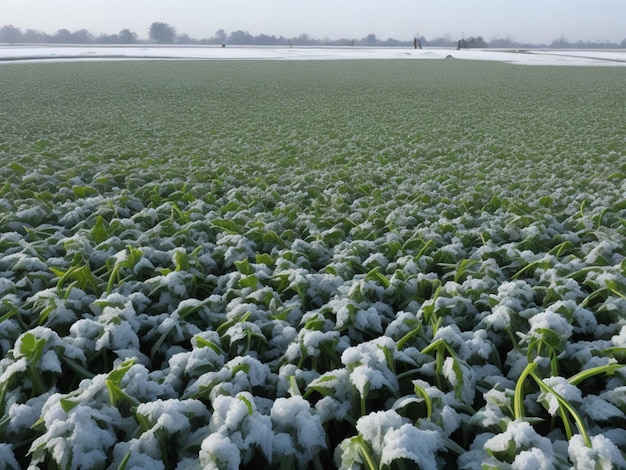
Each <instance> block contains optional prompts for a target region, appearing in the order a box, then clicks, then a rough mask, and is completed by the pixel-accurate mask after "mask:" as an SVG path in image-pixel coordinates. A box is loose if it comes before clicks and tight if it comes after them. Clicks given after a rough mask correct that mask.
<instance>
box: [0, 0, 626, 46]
mask: <svg viewBox="0 0 626 470" xmlns="http://www.w3.org/2000/svg"><path fill="white" fill-rule="evenodd" d="M154 21H162V22H165V23H168V24H170V25H171V26H174V27H175V28H176V30H177V32H178V33H180V34H182V33H187V34H189V36H191V37H193V38H196V39H202V38H208V37H211V36H214V35H215V32H216V31H217V30H218V29H224V30H225V31H226V32H227V33H230V32H232V31H236V30H244V31H247V32H249V33H250V34H252V35H258V34H267V35H275V36H285V37H294V36H299V35H300V34H302V33H306V34H308V35H309V36H311V37H314V38H317V39H324V38H329V39H340V38H349V39H360V38H362V37H364V36H367V35H368V34H370V33H373V34H375V35H376V36H377V37H378V38H379V39H387V38H389V37H391V38H394V39H399V40H410V39H412V38H413V37H414V36H415V35H416V34H419V35H423V36H424V37H425V38H426V39H434V38H435V37H441V36H445V35H447V34H449V35H450V36H451V38H452V39H455V38H457V37H460V36H461V35H462V34H464V35H465V37H469V36H482V37H483V38H484V39H485V40H487V41H489V40H490V39H493V38H496V37H497V38H506V37H509V38H510V39H513V40H515V41H518V42H532V43H551V42H552V41H554V40H555V39H559V38H560V37H561V36H563V37H564V38H565V39H567V40H569V41H571V42H574V41H578V40H582V41H592V42H596V41H600V42H604V41H611V42H618V43H619V42H621V41H622V39H626V0H525V1H519V0H385V1H384V2H383V1H381V0H315V1H313V0H219V1H213V0H0V26H3V25H7V24H12V25H14V26H17V27H19V28H21V29H22V30H23V31H24V30H26V29H29V28H32V29H36V30H39V31H43V32H47V33H55V32H56V31H57V30H59V29H60V28H66V29H69V30H70V31H75V30H78V29H83V28H85V29H87V30H89V31H90V32H91V33H92V34H95V35H99V34H102V33H106V34H112V33H118V32H119V31H120V30H122V29H124V28H128V29H130V30H132V31H134V32H136V33H137V34H138V35H139V37H140V38H147V36H148V29H149V27H150V24H151V23H153V22H154Z"/></svg>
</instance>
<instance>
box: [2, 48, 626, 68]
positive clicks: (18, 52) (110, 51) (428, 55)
mask: <svg viewBox="0 0 626 470" xmlns="http://www.w3.org/2000/svg"><path fill="white" fill-rule="evenodd" d="M449 57H454V58H458V59H468V60H490V61H501V62H510V63H514V64H524V65H578V66H626V51H624V50H615V51H593V50H591V51H589V50H581V51H575V50H545V49H537V50H492V49H468V50H460V51H458V50H455V49H418V50H415V49H403V48H398V47H394V48H381V47H375V48H361V47H326V48H321V47H291V48H290V47H237V46H228V47H224V48H222V47H183V46H171V47H163V46H120V47H105V46H93V47H86V46H0V62H1V61H7V60H11V61H15V60H19V61H24V60H53V59H55V60H59V59H65V60H77V59H100V60H103V59H107V58H109V59H110V58H135V59H137V58H144V59H148V58H150V59H154V58H170V59H258V60H260V59H263V60H337V59H444V58H449Z"/></svg>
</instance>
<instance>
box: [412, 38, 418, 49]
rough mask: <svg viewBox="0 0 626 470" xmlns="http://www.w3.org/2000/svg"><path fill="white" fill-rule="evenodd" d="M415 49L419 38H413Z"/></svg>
mask: <svg viewBox="0 0 626 470" xmlns="http://www.w3.org/2000/svg"><path fill="white" fill-rule="evenodd" d="M413 49H417V38H415V39H413Z"/></svg>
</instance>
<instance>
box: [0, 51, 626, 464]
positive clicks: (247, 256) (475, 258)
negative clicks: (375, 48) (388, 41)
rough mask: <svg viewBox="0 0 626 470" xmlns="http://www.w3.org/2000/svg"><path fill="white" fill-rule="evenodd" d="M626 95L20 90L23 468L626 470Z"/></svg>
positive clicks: (8, 384)
mask: <svg viewBox="0 0 626 470" xmlns="http://www.w3.org/2000/svg"><path fill="white" fill-rule="evenodd" d="M625 83H626V69H624V68H623V67H614V68H613V67H608V68H584V67H559V68H557V67H524V66H514V65H509V64H502V63H487V62H473V61H459V60H455V59H450V60H440V61H369V60H363V61H332V62H331V61H307V62H296V61H294V62H266V61H258V62H250V61H197V62H194V61H154V62H151V61H144V62H134V61H126V62H91V63H43V64H11V65H3V66H2V67H0V96H2V101H1V103H0V118H1V119H0V163H1V165H0V295H1V296H2V297H1V300H0V351H1V354H2V357H3V358H2V360H1V361H0V462H3V463H4V467H1V464H0V467H1V468H8V469H12V468H15V469H18V468H26V467H28V465H29V464H32V465H33V467H32V468H36V467H35V465H37V464H39V465H41V466H42V468H59V469H92V468H93V469H105V468H106V469H109V468H110V469H118V468H122V469H123V468H126V469H131V468H152V469H155V470H156V469H181V470H182V469H196V468H220V469H222V468H223V469H236V468H318V469H321V468H333V467H341V468H345V469H347V468H365V469H374V468H398V469H401V468H407V469H408V468H416V467H418V468H421V469H424V470H426V469H438V468H464V469H481V468H520V469H521V468H524V469H529V468H532V469H533V470H536V469H538V468H542V469H548V468H569V467H575V468H581V469H583V468H584V469H587V468H594V467H595V468H611V465H612V466H613V467H614V468H624V467H626V460H625V459H624V455H625V454H624V452H626V431H625V426H626V414H625V413H626V370H624V369H622V365H623V364H624V363H625V362H624V361H625V360H626V294H625V293H626V261H625V258H624V257H625V255H626V251H625V248H624V240H625V239H626V200H625V198H624V195H625V194H626V178H625V176H626V107H625V106H624V103H626V87H625V86H624V84H625Z"/></svg>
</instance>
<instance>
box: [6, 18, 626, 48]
mask: <svg viewBox="0 0 626 470" xmlns="http://www.w3.org/2000/svg"><path fill="white" fill-rule="evenodd" d="M148 37H149V40H148V41H145V40H140V39H139V38H138V36H137V33H135V32H133V31H131V30H129V29H123V30H121V31H120V32H119V33H117V34H101V35H99V36H94V35H93V34H91V33H90V32H89V31H87V30H86V29H80V30H77V31H69V30H67V29H59V30H58V31H57V32H56V33H54V34H48V33H44V32H41V31H36V30H34V29H27V30H26V31H22V30H21V29H20V28H17V27H15V26H13V25H5V26H3V27H2V28H0V43H8V44H24V43H26V44H137V43H146V42H150V43H156V44H198V45H237V46H367V47H412V46H413V40H414V38H407V40H398V39H392V38H388V39H380V38H378V37H376V35H375V34H368V35H367V36H365V37H363V38H361V39H355V38H342V39H332V40H330V39H316V38H312V37H310V36H309V35H308V34H301V35H299V36H297V37H291V38H287V37H284V36H278V37H277V36H273V35H272V36H268V35H266V34H259V35H257V36H253V35H252V34H250V33H248V32H247V31H242V30H237V31H233V32H231V33H227V32H226V31H224V30H223V29H220V30H218V31H217V32H216V33H215V34H214V35H213V36H212V37H209V38H205V39H195V38H192V37H190V36H189V35H188V34H184V33H183V34H178V33H177V31H176V28H174V27H173V26H171V25H169V24H167V23H163V22H158V21H157V22H154V23H152V24H151V25H150V28H149V30H148ZM417 39H419V41H420V43H421V44H422V45H423V46H425V47H452V48H456V47H457V44H458V41H459V40H461V39H462V40H463V41H464V44H465V47H469V48H486V47H492V48H494V47H495V48H524V47H550V48H577V49H582V48H593V49H603V48H606V49H617V48H626V39H623V40H622V42H621V43H620V44H618V43H613V42H609V41H606V42H583V41H575V42H569V41H568V40H567V39H565V38H563V37H560V38H559V39H556V40H555V41H553V42H552V43H551V44H531V43H520V42H516V41H513V40H512V39H508V38H507V39H497V38H494V39H492V40H490V41H489V42H487V41H485V40H484V39H483V38H482V36H476V37H474V36H471V37H469V38H467V39H466V38H452V37H451V36H450V35H446V36H442V37H437V38H434V39H431V40H428V39H426V38H425V37H423V36H420V37H418V38H417Z"/></svg>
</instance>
